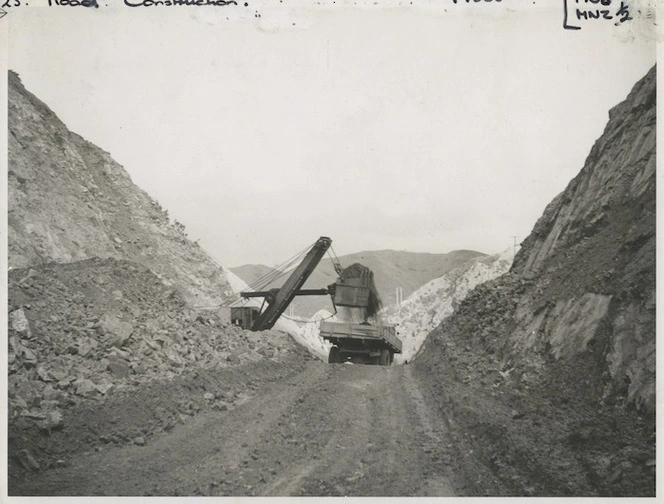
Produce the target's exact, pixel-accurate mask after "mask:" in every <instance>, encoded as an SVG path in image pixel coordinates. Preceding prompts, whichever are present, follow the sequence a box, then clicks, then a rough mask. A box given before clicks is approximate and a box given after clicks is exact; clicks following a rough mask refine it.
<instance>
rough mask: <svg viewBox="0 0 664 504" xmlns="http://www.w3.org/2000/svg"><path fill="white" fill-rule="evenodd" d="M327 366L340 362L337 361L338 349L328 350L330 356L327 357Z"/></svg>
mask: <svg viewBox="0 0 664 504" xmlns="http://www.w3.org/2000/svg"><path fill="white" fill-rule="evenodd" d="M327 362H328V364H335V363H337V362H340V360H339V347H335V346H333V347H332V348H330V355H329V356H328V357H327Z"/></svg>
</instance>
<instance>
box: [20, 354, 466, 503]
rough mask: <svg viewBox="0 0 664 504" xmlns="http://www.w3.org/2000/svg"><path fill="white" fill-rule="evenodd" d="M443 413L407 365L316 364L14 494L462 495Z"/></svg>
mask: <svg viewBox="0 0 664 504" xmlns="http://www.w3.org/2000/svg"><path fill="white" fill-rule="evenodd" d="M445 424H446V422H445V419H443V418H440V413H439V412H437V411H433V410H431V409H430V408H428V407H427V406H426V404H425V401H424V399H423V397H422V392H421V391H420V389H419V387H418V384H417V382H416V380H415V379H414V378H413V377H412V376H411V368H410V366H394V367H390V368H386V367H378V366H362V365H344V364H337V365H328V364H324V363H321V362H313V361H312V362H310V363H308V364H307V366H306V368H305V369H304V372H302V373H300V374H298V375H296V376H294V377H291V378H288V379H287V380H284V381H278V382H274V383H271V384H269V385H268V386H267V387H266V388H265V389H263V390H260V391H258V392H257V393H256V395H254V396H253V397H251V398H247V400H246V401H244V402H243V403H241V404H238V405H236V406H235V407H234V408H233V409H230V410H227V411H212V412H207V413H203V414H200V415H198V416H196V417H194V418H193V419H192V420H191V421H189V422H187V423H186V424H183V425H180V426H177V427H176V428H175V429H174V430H172V431H171V432H169V433H161V434H159V435H157V436H155V437H153V438H151V439H150V440H149V442H148V443H147V444H146V445H145V446H122V447H115V446H112V445H110V446H108V447H107V448H104V449H103V450H102V451H98V452H91V453H87V454H82V455H80V456H79V457H77V458H76V459H75V460H72V461H71V463H70V464H69V465H68V466H67V467H62V468H56V469H51V470H48V471H45V472H43V473H40V474H38V475H37V474H35V475H33V476H32V477H31V478H30V480H29V481H25V482H17V483H16V484H15V486H14V487H13V488H12V493H13V494H15V495H21V494H22V495H29V494H32V495H264V496H286V495H317V496H321V495H322V496H327V495H336V496H338V495H349V496H365V495H374V496H376V495H378V496H384V495H387V496H402V495H437V496H449V495H454V488H453V487H452V484H451V483H450V481H451V480H452V479H453V478H452V477H451V476H452V474H451V472H450V471H452V469H453V468H454V455H453V453H452V450H451V447H452V445H451V443H448V442H446V431H445V430H440V427H438V428H434V426H444V425H445Z"/></svg>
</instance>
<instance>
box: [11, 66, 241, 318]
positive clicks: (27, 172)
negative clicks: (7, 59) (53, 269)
mask: <svg viewBox="0 0 664 504" xmlns="http://www.w3.org/2000/svg"><path fill="white" fill-rule="evenodd" d="M8 126H9V149H8V161H9V175H8V182H9V200H8V203H9V207H8V224H9V233H8V241H9V266H10V267H12V268H25V267H27V266H36V265H40V264H46V263H50V262H57V263H68V262H73V261H81V260H84V259H89V258H92V257H101V258H113V259H124V260H128V261H133V262H136V263H138V264H142V265H143V266H146V267H148V268H150V269H151V270H152V271H153V272H154V273H155V274H156V275H157V276H158V277H160V278H162V279H164V281H165V282H168V283H169V284H171V285H172V286H173V287H174V288H175V289H177V290H178V292H180V294H181V295H182V296H183V298H184V299H185V300H186V301H187V302H188V303H189V304H190V305H199V306H212V305H217V304H220V303H221V301H222V300H223V299H225V297H226V296H228V295H230V294H232V289H231V286H230V285H229V283H228V281H227V279H226V275H227V273H226V272H225V271H224V269H223V268H220V267H219V266H218V265H216V264H215V263H214V262H213V261H212V260H210V258H209V257H208V256H207V254H206V253H205V252H204V251H203V250H202V249H201V248H200V247H199V246H198V245H197V244H195V243H194V242H192V241H190V240H188V239H187V237H186V233H185V230H184V226H182V225H181V224H179V223H178V222H177V221H173V222H171V219H170V218H169V216H168V212H167V211H166V210H164V209H163V208H161V206H160V205H159V203H158V202H157V201H155V200H154V199H152V198H151V197H150V196H149V195H148V194H147V193H145V192H144V191H143V190H141V189H140V188H139V187H137V186H135V185H134V184H133V183H132V181H131V178H130V177H129V174H127V172H126V171H125V170H124V169H123V168H122V167H121V166H120V165H119V164H118V163H116V162H115V161H114V160H113V159H112V158H111V156H110V154H109V153H107V152H104V151H103V150H101V149H100V148H98V147H96V146H95V145H93V144H91V143H90V142H87V141H86V140H84V139H83V138H81V137H80V136H79V135H77V134H75V133H72V132H70V131H69V130H68V129H67V127H66V126H65V124H64V123H63V122H62V121H61V120H60V119H58V117H57V116H56V115H55V114H54V113H53V112H52V111H51V110H50V109H49V108H48V107H47V106H46V105H45V104H44V103H42V102H41V101H40V100H39V99H37V98H36V97H35V96H34V95H32V94H31V93H30V92H28V91H27V90H26V89H25V87H24V86H23V84H22V83H21V81H20V79H19V77H18V75H16V74H15V73H14V72H9V116H8Z"/></svg>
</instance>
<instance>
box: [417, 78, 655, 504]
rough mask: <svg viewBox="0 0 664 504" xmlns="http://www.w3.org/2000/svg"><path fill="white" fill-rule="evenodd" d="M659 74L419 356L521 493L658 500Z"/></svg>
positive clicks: (487, 459) (426, 375) (486, 456)
mask: <svg viewBox="0 0 664 504" xmlns="http://www.w3.org/2000/svg"><path fill="white" fill-rule="evenodd" d="M655 75H656V74H655V69H653V70H651V71H650V72H649V73H648V75H647V76H646V77H644V79H642V80H641V81H640V82H639V83H637V84H636V85H635V87H634V89H633V90H632V92H631V93H630V95H629V96H628V98H627V99H626V100H625V102H623V103H621V104H620V105H618V106H616V107H615V108H614V109H612V110H611V112H610V114H609V117H610V120H609V123H608V125H607V127H606V129H605V132H604V134H603V135H602V137H601V138H600V139H599V140H598V141H597V142H596V144H595V146H594V147H593V149H592V151H591V153H590V155H589V157H588V159H587V161H586V164H585V166H584V168H583V169H582V170H581V172H580V173H579V175H578V176H577V177H576V178H575V179H574V180H572V182H570V184H569V186H568V187H567V188H566V189H565V191H564V192H563V193H561V194H560V195H559V196H558V197H556V198H555V199H554V201H553V202H552V203H551V204H550V205H549V206H548V207H547V209H546V210H545V212H544V214H543V216H542V217H541V218H540V219H539V221H538V222H537V224H536V226H535V228H534V229H533V232H532V233H531V235H530V236H529V237H528V238H527V239H526V240H525V241H524V243H523V246H522V249H521V251H520V252H519V254H518V255H517V257H516V259H515V263H514V266H513V267H512V270H511V271H510V273H509V274H507V275H504V276H502V277H500V278H499V279H497V280H495V281H492V282H489V283H487V284H484V285H481V286H479V287H477V288H476V289H475V290H474V291H473V292H472V293H471V294H470V295H469V296H468V297H467V298H466V300H464V301H463V302H462V303H461V305H460V306H459V308H458V310H457V311H456V312H455V314H454V315H453V316H452V317H450V318H449V319H447V320H446V321H445V322H444V323H443V324H442V326H441V327H440V328H438V329H437V330H436V331H434V333H432V335H430V336H429V338H428V339H427V341H426V342H425V344H424V346H423V348H422V351H421V353H420V358H418V359H417V360H416V366H417V368H418V370H419V373H420V376H421V377H422V379H423V380H424V381H426V382H428V383H429V386H430V390H431V393H432V395H433V397H435V398H437V399H436V400H437V401H438V402H439V403H440V404H441V407H444V408H449V409H451V410H453V411H454V412H455V416H456V419H457V421H459V422H463V423H464V424H465V425H467V426H469V428H470V440H469V442H470V443H471V444H472V445H473V446H474V447H475V449H476V450H477V451H478V452H479V454H480V456H481V457H482V459H483V460H484V463H485V464H486V465H487V467H488V468H489V469H490V472H491V473H492V474H493V477H495V478H497V479H499V480H500V481H501V482H502V483H503V484H504V485H505V487H506V488H507V489H508V491H509V492H511V493H514V494H518V495H615V496H618V495H619V496H628V495H654V474H655V467H654V465H655V460H654V406H655V395H654V392H655V385H654V384H655V375H654V372H655V353H654V352H655V326H654V322H655V123H656V111H655V108H656V107H655ZM441 384H443V385H442V386H441ZM458 397H463V398H465V399H464V401H463V402H460V401H458V400H457V399H450V398H458Z"/></svg>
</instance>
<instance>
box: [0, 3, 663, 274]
mask: <svg viewBox="0 0 664 504" xmlns="http://www.w3.org/2000/svg"><path fill="white" fill-rule="evenodd" d="M441 2H442V3H444V2H446V0H441V1H439V2H438V3H437V5H438V6H440V5H441ZM338 3H339V4H341V3H342V2H338ZM371 3H373V2H370V3H368V4H367V8H363V9H359V8H345V9H342V8H330V7H328V8H316V9H311V8H310V9H303V8H300V6H301V5H305V4H306V3H305V2H291V3H290V4H288V2H286V4H288V5H287V6H286V7H283V6H280V7H277V8H274V9H272V10H269V9H259V10H260V14H261V17H260V18H256V17H254V8H255V6H257V5H258V4H257V3H256V2H253V3H252V5H251V6H250V7H249V8H244V7H238V8H235V7H225V8H211V7H207V8H185V7H179V8H158V7H153V8H140V9H130V8H126V7H125V8H123V7H122V6H121V4H119V6H116V7H114V8H108V7H107V8H104V7H102V8H100V9H97V10H89V9H80V8H78V9H74V8H68V9H63V8H58V9H55V8H50V9H48V8H42V9H32V8H30V9H23V10H20V9H15V10H13V11H12V12H11V13H10V15H9V16H8V17H7V19H8V20H9V28H10V47H9V67H10V68H12V69H14V70H16V71H17V72H18V73H19V74H20V76H21V78H22V80H23V83H24V84H25V86H26V87H27V89H28V90H30V91H31V92H33V93H34V94H35V95H36V96H37V97H38V98H40V99H41V100H43V101H44V102H45V103H46V104H47V105H48V106H49V107H51V109H53V110H54V111H55V112H56V114H58V116H59V117H60V118H61V119H62V120H63V121H64V122H65V124H67V126H68V127H69V128H70V129H71V130H72V131H74V132H76V133H79V134H81V135H82V136H83V137H85V138H86V139H88V140H90V141H91V142H93V143H95V144H96V145H98V146H100V147H101V148H103V149H104V150H106V151H108V152H110V153H111V155H112V156H113V158H114V159H115V160H116V161H118V162H119V163H120V164H122V165H123V166H124V167H125V169H126V170H127V171H128V172H129V174H130V175H131V177H132V179H133V180H134V182H135V183H136V184H138V185H139V186H140V187H142V188H143V189H145V190H146V191H147V192H148V193H149V194H150V195H152V196H153V197H155V198H156V199H157V200H159V202H160V203H161V204H162V205H163V206H164V207H166V208H168V210H169V213H170V215H171V216H173V217H175V218H177V219H178V220H179V221H181V222H182V223H184V224H185V225H186V227H187V230H188V232H189V235H190V237H192V238H193V239H200V243H201V244H202V245H203V246H204V247H205V248H206V249H207V250H208V251H209V252H211V253H212V254H213V255H214V256H215V257H216V258H217V259H218V260H219V261H220V262H221V263H222V264H224V265H226V266H237V265H240V264H245V263H264V264H275V263H279V262H282V261H283V260H284V259H286V258H288V257H290V256H291V255H293V254H294V253H296V252H298V251H300V250H301V249H302V248H304V247H305V246H306V245H308V244H310V243H313V242H314V241H315V240H316V238H318V236H320V235H327V236H330V237H331V238H332V239H333V246H334V248H335V250H336V252H337V253H338V254H340V255H341V254H343V253H350V252H356V251H360V250H365V249H397V250H410V251H416V252H448V251H450V250H454V249H461V248H465V249H474V250H479V251H481V252H487V253H494V252H498V251H501V250H503V249H505V248H507V247H509V246H511V244H512V235H516V236H517V237H518V239H519V240H521V239H523V238H525V237H526V236H527V235H528V234H529V233H530V230H531V229H532V227H533V225H534V223H535V221H536V220H537V218H538V217H539V216H540V215H541V213H542V211H543V210H544V207H545V206H546V204H547V203H548V202H549V201H550V200H551V199H552V198H553V197H554V196H555V195H556V194H558V193H559V192H560V191H562V190H563V189H564V188H565V186H566V185H567V183H568V182H569V181H570V180H571V179H572V177H574V176H575V175H576V174H577V173H578V172H579V170H580V169H581V168H582V166H583V163H584V161H585V158H586V156H587V155H588V153H589V151H590V148H591V147H592V145H593V143H594V141H595V140H596V139H597V138H598V137H599V136H600V134H601V133H602V131H603V129H604V127H605V125H606V122H607V120H608V110H609V108H611V107H612V106H614V105H616V104H617V103H619V102H620V101H622V100H623V99H624V98H625V97H626V96H627V94H628V92H629V91H630V89H631V88H632V86H633V85H634V83H635V82H636V81H637V80H638V79H639V78H641V77H642V76H643V75H645V73H646V72H647V70H648V69H649V68H650V67H651V66H652V65H653V64H654V62H655V46H654V43H653V42H649V41H647V40H645V39H644V38H638V37H637V39H636V40H632V39H633V38H634V37H633V36H632V32H633V31H634V29H633V27H629V26H621V27H616V26H613V25H612V24H610V23H605V24H596V25H595V26H594V27H593V26H590V25H588V26H585V25H584V27H583V28H582V29H581V30H578V31H570V30H563V29H562V12H561V9H560V8H559V9H557V10H556V9H550V10H549V9H544V8H539V7H533V8H532V9H527V8H526V9H525V10H524V9H521V10H519V9H516V10H513V9H509V10H508V6H507V5H506V4H507V2H503V3H502V4H493V5H492V6H491V7H490V8H488V9H485V10H484V11H482V15H478V12H480V11H479V10H477V9H476V10H475V11H472V10H470V9H467V8H465V9H464V10H463V11H461V10H458V9H457V10H455V8H454V7H455V6H454V5H453V4H452V2H451V0H450V1H449V2H448V3H449V5H448V7H449V8H448V9H447V12H445V11H444V10H441V9H440V8H437V10H435V11H434V10H433V9H432V8H424V9H418V8H405V7H402V8H398V9H387V10H385V9H378V8H376V9H372V8H370V5H371ZM393 3H395V4H396V3H397V2H393ZM405 3H407V2H405ZM385 4H386V2H383V5H385ZM516 4H518V5H525V6H529V5H530V4H531V2H525V3H524V2H516V3H515V4H513V5H516ZM533 4H534V3H533ZM284 5H285V4H284ZM429 5H431V4H429ZM492 9H493V10H492ZM497 13H498V14H499V16H496V14H497ZM226 17H229V18H230V19H229V20H226ZM293 23H295V24H293ZM627 25H629V23H627ZM630 30H631V31H630Z"/></svg>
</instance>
